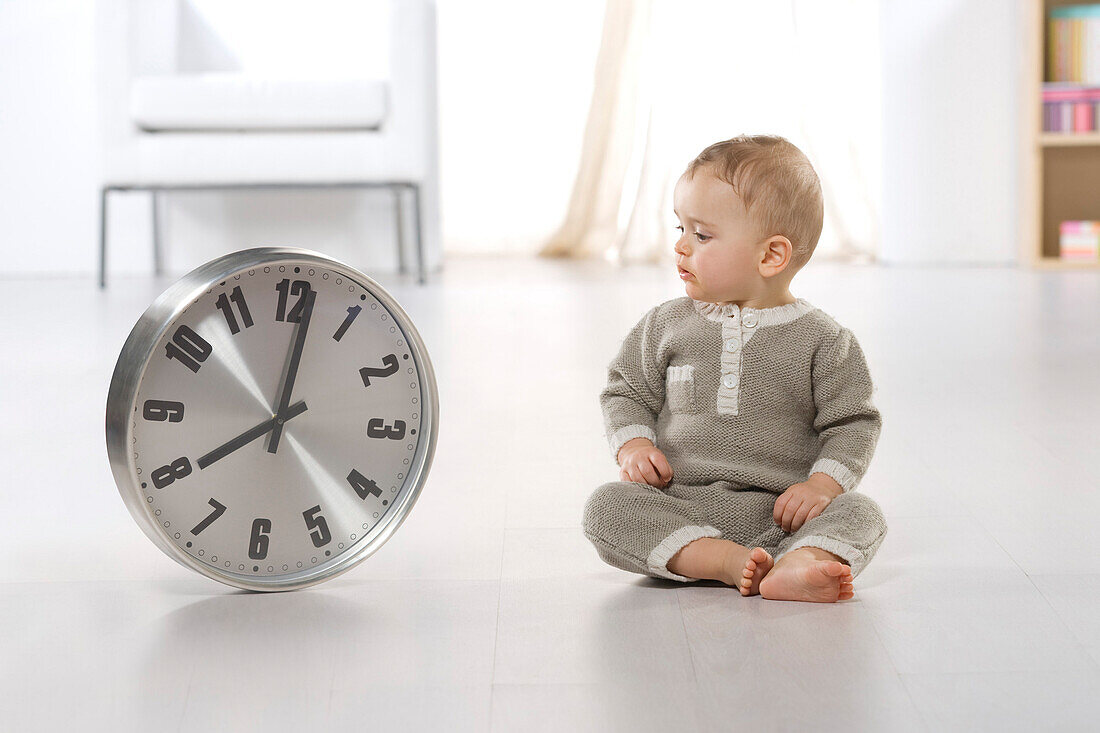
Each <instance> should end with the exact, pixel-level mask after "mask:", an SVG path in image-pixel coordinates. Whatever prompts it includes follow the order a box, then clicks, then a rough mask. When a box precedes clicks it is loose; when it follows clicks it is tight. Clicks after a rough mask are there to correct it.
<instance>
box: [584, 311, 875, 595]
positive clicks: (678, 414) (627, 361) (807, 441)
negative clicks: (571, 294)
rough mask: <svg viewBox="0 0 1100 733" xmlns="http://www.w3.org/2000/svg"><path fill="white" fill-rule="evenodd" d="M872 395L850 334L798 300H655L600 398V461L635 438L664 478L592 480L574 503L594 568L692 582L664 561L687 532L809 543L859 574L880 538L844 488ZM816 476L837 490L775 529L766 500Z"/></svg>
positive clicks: (871, 434)
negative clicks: (796, 524) (583, 498)
mask: <svg viewBox="0 0 1100 733" xmlns="http://www.w3.org/2000/svg"><path fill="white" fill-rule="evenodd" d="M873 391H874V388H873V385H872V382H871V377H870V373H869V372H868V369H867V364H866V361H865V359H864V356H863V351H862V350H861V349H860V346H859V343H858V342H857V341H856V338H855V336H854V335H853V334H852V332H851V331H850V330H848V329H846V328H844V327H842V326H840V325H839V324H838V323H837V322H836V321H834V320H833V319H832V318H831V317H830V316H828V315H827V314H825V313H824V312H823V311H821V310H820V309H818V308H816V307H814V306H813V305H811V304H810V303H808V302H807V301H805V300H803V299H801V298H800V299H798V300H797V301H796V302H794V303H791V304H788V305H782V306H777V307H774V308H760V309H757V308H743V309H742V308H739V307H738V306H737V305H734V304H729V305H721V306H720V305H717V304H714V303H705V302H702V301H696V300H692V299H691V298H686V297H685V298H677V299H675V300H670V301H668V302H666V303H662V304H661V305H659V306H657V307H655V308H653V309H652V310H650V311H649V312H648V313H647V314H646V315H645V317H643V318H642V320H641V321H639V322H638V324H637V325H636V326H635V327H634V328H633V329H632V330H631V331H630V333H629V334H628V335H627V336H626V338H625V340H624V341H623V344H622V348H621V349H620V351H619V353H618V355H617V356H616V357H615V358H614V359H613V360H612V362H611V364H610V366H609V369H608V381H607V387H606V388H604V390H603V391H602V392H601V393H600V404H601V406H602V408H603V414H604V422H605V426H606V430H607V437H608V441H609V443H610V447H611V453H612V455H613V456H617V455H618V452H619V448H621V447H622V445H623V444H624V443H625V442H626V441H628V440H631V439H632V438H637V437H645V438H648V439H649V440H650V441H652V442H653V443H654V444H655V445H656V446H657V447H658V448H659V449H660V450H661V451H662V452H663V453H664V454H665V456H666V457H667V458H668V461H669V463H670V464H671V466H672V471H673V477H672V483H671V484H670V485H669V486H667V487H665V488H664V489H657V488H654V487H652V486H649V485H648V484H643V483H635V482H629V481H614V482H610V483H607V484H604V485H603V486H600V487H599V488H598V489H596V491H595V492H594V493H593V494H592V495H591V496H590V497H589V499H588V501H587V503H586V505H585V509H584V520H583V523H584V532H585V535H586V536H587V537H588V538H589V540H591V541H592V543H593V544H594V545H595V546H596V549H597V552H598V553H599V555H600V557H601V558H602V559H603V560H604V561H605V562H607V563H609V564H611V565H613V566H615V567H619V568H622V569H624V570H630V571H633V572H637V573H643V574H646V575H653V576H656V577H663V578H669V579H673V580H680V581H693V580H695V579H694V578H687V577H685V576H682V575H678V574H676V573H673V572H671V571H670V570H668V568H667V567H666V564H667V563H668V561H669V559H671V558H672V557H673V556H674V555H675V554H676V553H677V552H679V551H680V549H681V548H682V547H683V546H684V545H686V544H688V543H689V542H692V541H694V540H696V539H698V538H700V537H724V538H726V539H730V540H733V541H734V542H737V543H738V544H742V545H746V546H748V547H754V546H762V547H764V549H766V550H768V551H769V552H771V553H772V555H773V556H774V557H776V559H778V558H779V557H780V556H782V555H783V554H784V553H786V552H789V551H790V550H793V549H796V548H798V547H803V546H806V545H809V546H813V547H820V548H823V549H825V550H828V551H830V552H832V553H835V554H836V555H838V556H840V557H842V558H844V559H845V560H846V561H847V562H848V564H849V565H851V568H852V574H853V576H854V575H858V574H859V572H860V571H862V569H863V568H864V567H865V566H866V564H867V563H868V562H869V561H870V559H871V557H872V556H873V555H874V553H875V551H876V550H877V549H878V547H879V545H880V544H881V543H882V539H883V537H884V536H885V534H886V522H885V519H884V517H883V515H882V511H881V510H880V509H879V507H878V505H877V504H876V503H875V502H874V501H873V500H872V499H870V498H868V497H866V496H865V495H863V494H860V493H857V492H854V489H855V487H856V485H857V484H858V483H859V481H860V479H862V478H863V475H864V473H866V471H867V467H868V465H869V464H870V461H871V456H872V455H873V453H874V449H875V445H876V443H877V442H878V435H879V431H880V429H881V426H882V418H881V416H880V414H879V412H878V410H877V409H876V408H875V407H874V405H873V404H872V401H871V395H872V393H873ZM817 472H820V473H825V474H828V475H829V476H831V477H833V478H834V479H836V481H837V482H838V483H839V484H840V485H841V486H842V487H844V492H845V493H843V494H841V495H840V496H838V497H837V498H836V499H834V500H833V501H832V502H831V503H830V504H829V506H828V507H827V508H826V509H825V511H824V512H822V513H821V514H820V515H819V516H817V517H815V518H814V519H811V520H810V521H808V522H806V523H805V524H803V526H802V527H801V528H800V529H799V530H798V531H796V532H793V533H786V532H784V531H783V530H782V528H780V527H779V526H778V525H776V524H775V521H774V520H773V518H772V509H773V506H774V504H775V500H776V498H778V496H779V494H781V493H783V492H784V491H786V489H787V488H788V487H789V486H791V485H792V484H796V483H799V482H802V481H805V480H806V479H807V478H808V477H809V476H810V474H812V473H817Z"/></svg>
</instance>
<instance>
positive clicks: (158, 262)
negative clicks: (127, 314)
mask: <svg viewBox="0 0 1100 733" xmlns="http://www.w3.org/2000/svg"><path fill="white" fill-rule="evenodd" d="M150 194H151V195H152V198H153V274H154V275H156V276H157V277H160V276H161V274H163V272H164V263H163V261H162V258H161V250H160V215H159V211H158V209H159V208H160V207H159V206H157V204H158V202H159V199H160V196H158V195H157V191H156V189H154V190H152V191H150Z"/></svg>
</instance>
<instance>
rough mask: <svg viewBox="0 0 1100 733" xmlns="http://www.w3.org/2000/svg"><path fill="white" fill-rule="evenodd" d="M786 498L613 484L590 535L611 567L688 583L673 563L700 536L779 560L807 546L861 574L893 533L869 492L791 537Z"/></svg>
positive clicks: (847, 496) (718, 486) (717, 486)
mask: <svg viewBox="0 0 1100 733" xmlns="http://www.w3.org/2000/svg"><path fill="white" fill-rule="evenodd" d="M778 498H779V495H778V494H776V493H774V492H771V491H766V490H764V489H743V490H734V489H733V488H732V485H731V484H729V483H727V482H725V481H718V482H716V483H713V484H709V485H706V486H684V485H678V484H670V485H669V486H667V487H665V488H663V489H657V488H654V487H652V486H650V485H648V484H643V483H635V482H632V481H613V482H611V483H606V484H604V485H603V486H600V487H599V488H598V489H596V490H595V491H594V492H593V493H592V495H591V496H590V497H588V501H587V502H586V504H585V507H584V534H585V536H586V537H587V538H588V539H589V540H591V541H592V544H594V545H595V546H596V551H597V552H598V553H599V555H600V558H601V559H602V560H603V561H604V562H606V563H608V564H609V565H612V566H614V567H617V568H620V569H622V570H629V571H631V572H634V573H642V574H643V575H652V576H655V577H658V578H668V579H670V580H680V581H684V582H693V581H695V580H698V579H697V578H688V577H685V576H683V575H678V574H677V573H674V572H672V571H671V570H669V569H668V568H667V567H666V565H667V563H668V561H669V560H670V559H672V557H673V556H674V555H675V554H676V553H677V552H679V551H680V550H681V549H682V548H683V547H684V545H686V544H688V543H689V542H693V541H694V540H697V539H699V538H700V537H721V538H723V539H727V540H732V541H733V542H736V543H737V544H739V545H744V546H745V547H750V548H751V547H763V548H764V549H765V550H767V551H768V552H769V553H770V554H771V555H772V557H774V558H775V559H776V560H778V559H779V558H780V557H781V556H782V555H783V554H784V553H787V552H790V551H791V550H794V549H796V548H799V547H804V546H807V545H809V546H811V547H819V548H821V549H824V550H828V551H829V552H831V553H833V554H835V555H837V556H839V557H842V558H844V560H845V562H847V563H848V565H849V566H851V568H852V576H853V577H854V576H856V575H859V573H860V572H861V571H862V570H863V568H864V567H865V566H866V565H867V563H868V562H870V561H871V558H872V557H873V556H874V554H875V551H876V550H878V547H879V545H880V544H882V540H883V538H884V537H885V536H886V520H885V518H884V517H883V515H882V510H881V509H879V506H878V504H877V503H875V501H874V500H873V499H870V498H868V497H867V496H865V495H863V494H860V493H857V492H854V491H850V492H846V493H844V494H841V495H840V496H838V497H836V498H835V499H833V500H832V501H831V502H830V503H829V506H827V507H826V508H825V510H824V511H823V512H822V513H821V514H819V515H818V516H816V517H814V518H813V519H811V520H810V521H808V522H806V523H804V524H803V525H802V526H801V527H800V528H799V529H798V530H797V531H796V532H791V533H788V532H784V531H783V529H782V528H781V527H780V526H779V525H777V524H776V523H775V520H774V519H773V518H772V509H773V508H774V506H775V500H776V499H778Z"/></svg>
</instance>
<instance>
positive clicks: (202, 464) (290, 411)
mask: <svg viewBox="0 0 1100 733" xmlns="http://www.w3.org/2000/svg"><path fill="white" fill-rule="evenodd" d="M305 411H306V403H305V402H301V401H299V402H295V403H294V404H293V405H291V406H290V407H288V408H287V409H286V415H285V416H284V417H282V418H280V417H279V416H278V415H274V416H272V418H271V419H270V420H265V421H264V422H262V423H260V424H259V425H257V426H256V427H254V428H252V429H251V430H246V431H244V432H243V433H241V434H240V435H238V436H237V437H236V438H233V440H231V441H229V442H228V443H226V444H225V445H221V446H218V447H217V448H215V449H214V450H212V451H210V452H209V453H207V454H206V455H205V456H203V457H202V458H200V459H199V460H198V461H197V463H198V464H199V469H200V470H201V469H203V468H206V467H207V466H209V465H210V464H211V463H213V462H214V461H219V460H221V459H222V458H225V457H226V456H227V455H229V454H230V453H232V452H233V451H235V450H237V449H238V448H240V447H241V446H244V445H247V444H248V443H251V442H252V441H253V440H255V439H256V438H258V437H260V436H261V435H263V434H264V433H267V432H269V431H270V430H272V429H273V428H275V427H277V426H279V425H280V424H281V423H285V422H286V421H287V420H289V419H291V418H292V417H297V416H298V415H301V414H302V413H303V412H305Z"/></svg>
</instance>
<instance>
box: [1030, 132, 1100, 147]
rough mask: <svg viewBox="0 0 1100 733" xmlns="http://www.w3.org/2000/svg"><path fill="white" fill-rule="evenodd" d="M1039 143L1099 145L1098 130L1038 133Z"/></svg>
mask: <svg viewBox="0 0 1100 733" xmlns="http://www.w3.org/2000/svg"><path fill="white" fill-rule="evenodd" d="M1039 145H1040V146H1043V147H1049V146H1053V145H1062V146H1066V145H1100V132H1091V133H1087V134H1086V133H1081V132H1078V133H1070V132H1044V133H1041V134H1040V135H1039Z"/></svg>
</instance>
